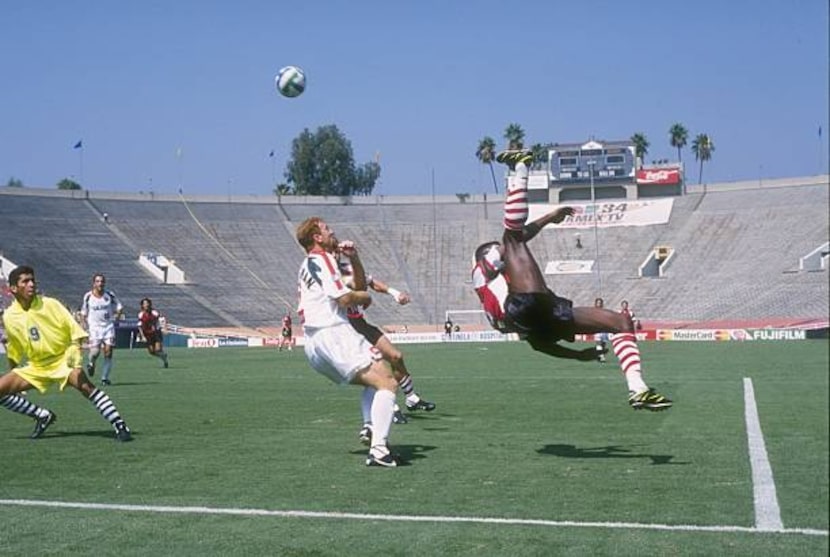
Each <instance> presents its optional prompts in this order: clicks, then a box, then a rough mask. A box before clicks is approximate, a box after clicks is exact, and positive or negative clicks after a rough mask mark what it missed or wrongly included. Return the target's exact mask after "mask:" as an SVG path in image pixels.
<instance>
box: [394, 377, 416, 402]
mask: <svg viewBox="0 0 830 557" xmlns="http://www.w3.org/2000/svg"><path fill="white" fill-rule="evenodd" d="M398 386H399V387H400V388H401V391H403V394H404V395H405V396H406V401H407V402H411V403H412V404H415V403H416V402H418V401H419V400H421V397H419V396H418V393H416V392H415V386H414V385H413V384H412V376H411V375H409V374H408V373H407V374H406V375H404V376H403V377H402V378H401V379H400V380H399V381H398Z"/></svg>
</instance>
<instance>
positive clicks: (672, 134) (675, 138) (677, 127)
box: [669, 123, 689, 163]
mask: <svg viewBox="0 0 830 557" xmlns="http://www.w3.org/2000/svg"><path fill="white" fill-rule="evenodd" d="M688 137H689V132H688V130H686V128H685V127H684V126H683V124H680V123H677V124H674V125H673V126H672V127H670V128H669V142H670V143H671V146H672V147H676V148H677V162H679V163H682V162H683V157H682V156H681V153H680V150H681V149H682V148H683V147H685V146H686V140H687V139H688Z"/></svg>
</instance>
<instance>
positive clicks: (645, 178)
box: [637, 168, 680, 184]
mask: <svg viewBox="0 0 830 557" xmlns="http://www.w3.org/2000/svg"><path fill="white" fill-rule="evenodd" d="M637 183H638V184H679V183H680V169H678V168H654V169H651V168H641V169H640V170H638V171H637Z"/></svg>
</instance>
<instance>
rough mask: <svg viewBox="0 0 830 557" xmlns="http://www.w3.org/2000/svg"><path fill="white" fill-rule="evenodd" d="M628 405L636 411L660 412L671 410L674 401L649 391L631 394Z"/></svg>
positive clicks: (652, 390) (651, 390)
mask: <svg viewBox="0 0 830 557" xmlns="http://www.w3.org/2000/svg"><path fill="white" fill-rule="evenodd" d="M628 404H629V405H631V407H632V408H633V409H634V410H642V409H643V408H645V409H646V410H651V411H652V412H659V411H660V410H666V409H668V408H671V406H672V401H671V400H669V399H668V398H666V397H664V396H663V395H661V394H660V393H658V392H657V391H655V390H654V389H648V390H647V391H643V392H642V393H636V394H635V393H633V392H632V393H629V395H628Z"/></svg>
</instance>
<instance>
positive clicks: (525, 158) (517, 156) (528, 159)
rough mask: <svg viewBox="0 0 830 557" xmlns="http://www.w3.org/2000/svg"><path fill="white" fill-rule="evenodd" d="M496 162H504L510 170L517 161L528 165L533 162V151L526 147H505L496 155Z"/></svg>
mask: <svg viewBox="0 0 830 557" xmlns="http://www.w3.org/2000/svg"><path fill="white" fill-rule="evenodd" d="M496 162H497V163H500V164H506V165H507V166H508V167H509V168H510V169H511V170H512V169H514V168H515V167H516V165H517V164H519V163H524V164H525V165H527V166H530V164H531V163H532V162H533V151H530V150H528V149H506V150H504V151H501V152H500V153H499V154H497V155H496Z"/></svg>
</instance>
